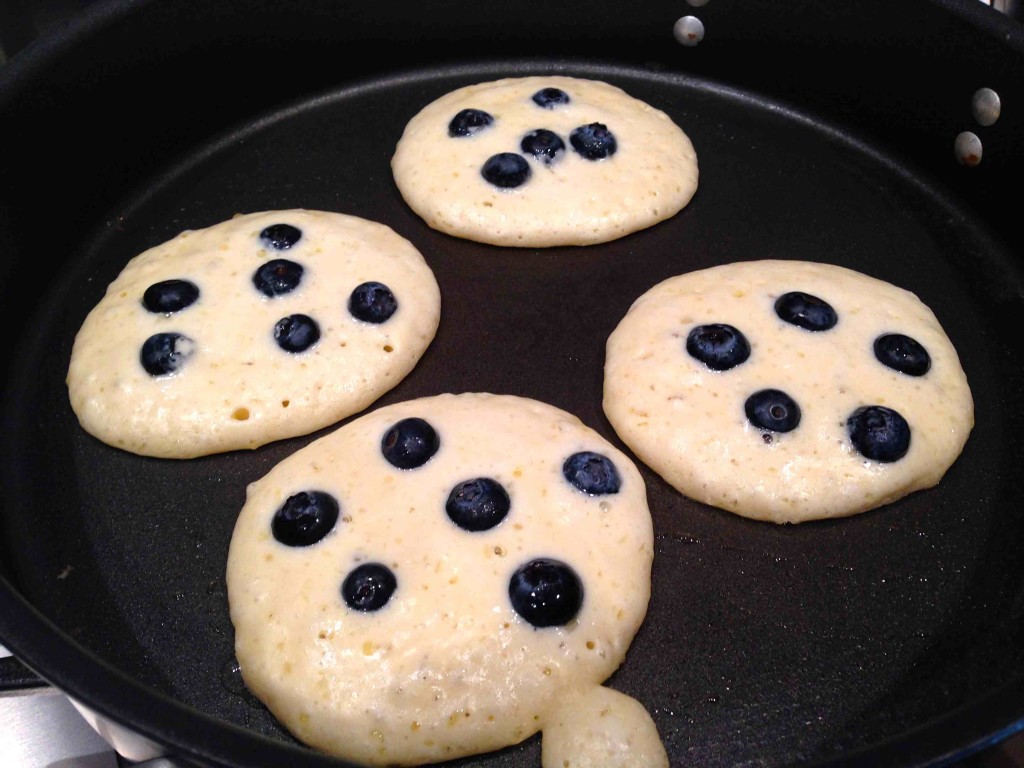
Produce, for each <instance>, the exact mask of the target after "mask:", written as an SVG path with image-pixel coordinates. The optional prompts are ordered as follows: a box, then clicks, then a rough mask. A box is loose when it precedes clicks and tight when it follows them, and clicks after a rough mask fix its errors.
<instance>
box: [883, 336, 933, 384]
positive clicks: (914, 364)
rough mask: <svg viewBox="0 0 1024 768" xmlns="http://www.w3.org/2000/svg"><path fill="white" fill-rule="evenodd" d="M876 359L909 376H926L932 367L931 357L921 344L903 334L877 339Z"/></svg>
mask: <svg viewBox="0 0 1024 768" xmlns="http://www.w3.org/2000/svg"><path fill="white" fill-rule="evenodd" d="M875 357H876V358H878V362H880V363H881V364H882V365H887V366H888V367H890V368H892V369H894V370H897V371H899V372H900V373H905V374H907V375H908V376H924V375H925V374H926V373H928V370H929V369H930V368H931V367H932V358H931V355H929V354H928V350H927V349H925V348H924V347H923V346H922V345H921V342H919V341H918V340H917V339H912V338H911V337H910V336H904V335H903V334H902V333H884V334H882V335H881V336H879V337H878V338H877V339H875Z"/></svg>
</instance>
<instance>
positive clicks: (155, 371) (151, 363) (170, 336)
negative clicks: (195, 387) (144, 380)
mask: <svg viewBox="0 0 1024 768" xmlns="http://www.w3.org/2000/svg"><path fill="white" fill-rule="evenodd" d="M194 351H195V342H194V341H192V339H190V338H189V337H188V336H185V335H184V334H181V333H155V334H153V335H152V336H150V337H149V338H148V339H146V340H145V341H144V342H143V343H142V350H141V351H140V352H139V362H141V363H142V367H143V368H145V369H146V373H148V374H149V375H150V376H164V375H165V374H168V373H174V372H175V371H177V370H178V369H179V368H181V366H183V365H184V364H185V361H186V360H188V359H189V357H191V356H192V353H193V352H194Z"/></svg>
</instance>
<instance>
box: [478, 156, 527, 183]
mask: <svg viewBox="0 0 1024 768" xmlns="http://www.w3.org/2000/svg"><path fill="white" fill-rule="evenodd" d="M480 174H481V175H482V176H483V177H484V178H485V179H487V181H489V182H490V183H491V184H493V185H494V186H496V187H501V188H502V189H511V188H512V187H518V186H519V185H520V184H522V183H523V182H525V181H526V180H527V179H528V178H530V165H529V163H527V162H526V158H525V157H523V156H522V155H517V154H516V153H515V152H499V153H498V154H496V155H491V156H490V157H489V158H487V162H485V163H484V166H483V168H481V169H480Z"/></svg>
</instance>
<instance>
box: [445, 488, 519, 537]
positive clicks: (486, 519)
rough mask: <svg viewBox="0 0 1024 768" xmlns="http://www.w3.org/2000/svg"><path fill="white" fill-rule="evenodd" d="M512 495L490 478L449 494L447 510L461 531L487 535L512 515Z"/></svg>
mask: <svg viewBox="0 0 1024 768" xmlns="http://www.w3.org/2000/svg"><path fill="white" fill-rule="evenodd" d="M509 507H510V502H509V498H508V492H507V491H506V490H505V489H504V488H503V487H502V486H501V483H499V482H497V481H496V480H492V479H491V478H489V477H478V478H476V479H474V480H463V481H462V482H461V483H459V484H458V485H456V486H455V487H454V488H452V492H451V493H450V494H448V502H447V503H446V504H445V510H446V511H447V512H448V517H450V518H451V519H452V522H453V523H455V524H456V525H457V526H459V528H462V529H464V530H467V531H486V530H489V529H491V528H493V527H495V526H496V525H497V524H498V523H500V522H501V521H502V520H504V519H505V515H507V514H508V510H509Z"/></svg>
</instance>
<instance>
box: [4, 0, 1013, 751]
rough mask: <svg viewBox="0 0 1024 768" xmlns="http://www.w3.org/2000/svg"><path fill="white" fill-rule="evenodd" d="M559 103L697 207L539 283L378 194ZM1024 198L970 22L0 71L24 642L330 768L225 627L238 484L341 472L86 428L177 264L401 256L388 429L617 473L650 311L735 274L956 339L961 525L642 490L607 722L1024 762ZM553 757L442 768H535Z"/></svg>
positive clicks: (528, 37)
mask: <svg viewBox="0 0 1024 768" xmlns="http://www.w3.org/2000/svg"><path fill="white" fill-rule="evenodd" d="M684 16H692V17H694V18H695V19H696V20H697V21H699V22H700V26H692V25H689V24H677V21H678V20H679V19H680V18H681V17H684ZM681 29H687V30H696V31H697V34H696V36H695V37H693V38H690V37H687V36H686V35H685V34H677V32H678V31H679V30H681ZM681 40H682V42H681ZM684 43H685V44H684ZM545 73H564V74H574V75H578V76H582V77H593V78H597V79H603V80H607V81H609V82H612V83H614V84H616V85H619V86H621V87H622V88H624V89H625V90H627V91H628V92H630V93H631V94H632V95H634V96H636V97H638V98H641V99H643V100H645V101H647V102H649V103H651V104H653V105H654V106H656V107H658V108H660V109H662V110H664V111H666V112H668V113H669V114H670V115H671V116H672V118H673V119H674V120H675V121H676V122H677V123H679V125H680V126H682V127H683V129H684V130H685V131H686V132H687V133H688V135H689V136H690V138H691V139H692V140H693V143H694V145H695V147H696V149H697V153H698V157H699V161H700V168H701V177H700V187H699V189H698V191H697V194H696V196H695V197H694V199H693V201H692V202H691V203H690V205H689V206H688V207H687V208H686V209H684V211H683V212H682V213H680V214H679V215H678V216H676V217H675V218H673V219H671V220H669V221H667V222H664V223H662V224H659V225H657V226H655V227H653V228H651V229H648V230H645V231H642V232H639V233H636V234H634V235H631V236H629V237H626V238H623V239H621V240H618V241H615V242H612V243H608V244H604V245H600V246H592V247H587V248H575V249H573V248H556V249H550V250H510V249H502V248H497V247H491V246H485V245H480V244H475V243H470V242H466V241H460V240H457V239H454V238H451V237H447V236H445V235H443V234H440V233H438V232H435V231H433V230H431V229H429V228H428V227H427V226H426V225H425V224H424V223H423V222H422V221H421V220H419V219H418V218H417V217H416V216H415V215H414V214H412V213H411V211H410V210H409V209H408V208H407V207H406V206H405V205H404V203H403V201H402V200H401V198H400V196H399V194H398V192H397V190H396V188H395V186H394V184H393V181H392V179H391V176H390V169H389V160H390V156H391V153H392V152H393V150H394V146H395V143H396V141H397V139H398V137H399V135H400V133H401V131H402V128H403V127H404V125H405V123H406V121H407V120H408V119H409V118H410V117H412V115H413V114H414V113H415V112H416V111H418V110H419V108H420V107H422V106H423V105H425V104H426V103H428V102H429V101H431V100H432V99H434V98H435V97H437V96H439V95H441V94H443V93H445V92H447V91H449V90H451V89H453V88H455V87H457V86H460V85H464V84H468V83H472V82H476V81H482V80H489V79H495V78H498V77H503V76H510V75H521V74H523V75H525V74H545ZM981 89H991V91H992V92H993V93H994V94H995V95H996V96H997V97H998V102H999V111H998V116H997V119H995V120H994V121H993V120H992V117H993V116H995V115H996V112H995V111H994V110H993V108H992V106H993V103H994V102H993V100H992V93H988V92H987V91H982V90H981ZM979 91H981V93H979ZM961 134H964V135H963V136H961ZM968 134H969V135H968ZM958 137H959V140H958ZM1022 171H1024V31H1022V29H1021V27H1020V25H1019V24H1017V23H1016V22H1015V21H1013V20H1011V19H1008V18H1006V17H1004V16H1002V15H1000V14H998V13H997V12H995V11H993V10H992V9H990V8H987V7H985V6H984V5H982V4H980V3H977V2H975V0H964V1H963V2H953V1H952V0H941V1H940V0H928V1H926V0H901V2H891V1H890V0H866V1H865V2H861V3H823V2H817V1H815V0H793V1H792V2H786V3H778V2H768V1H767V0H744V2H738V1H737V0H711V1H710V2H708V3H706V4H698V3H696V2H694V3H693V4H692V5H688V4H686V3H684V2H681V0H645V2H643V3H630V4H625V3H613V2H607V1H606V0H592V1H591V2H587V3H583V2H568V1H563V0H546V2H535V1H533V0H522V1H521V2H519V3H498V4H488V3H480V2H468V1H464V0H437V1H436V2H434V3H429V4H427V3H415V2H402V1H397V0H383V2H379V3H372V4H370V3H354V2H343V1H341V0H334V1H331V0H291V2H288V3H277V2H267V1H265V0H248V1H247V2H239V1H237V0H233V1H228V2H220V3H206V2H200V1H199V0H106V1H101V2H99V3H97V4H95V5H94V6H92V7H90V8H89V9H88V11H87V12H85V13H83V14H82V15H81V16H80V17H76V18H75V20H74V21H73V22H71V23H69V24H67V25H65V26H62V27H60V28H58V29H56V30H55V31H53V32H52V33H51V34H49V35H47V36H46V37H45V38H43V39H41V40H38V41H36V42H35V43H33V44H32V45H30V46H29V47H28V48H26V49H25V50H24V51H22V52H21V53H19V54H18V55H17V56H15V57H14V59H13V60H12V61H11V62H8V63H7V64H6V65H4V67H3V68H0V254H2V257H0V290H2V292H3V293H2V300H0V311H2V313H3V325H2V327H3V330H4V338H5V340H6V344H5V356H6V373H5V377H4V390H3V402H2V408H3V422H2V424H3V432H2V435H3V439H2V449H0V450H2V456H0V471H2V478H3V507H2V509H3V512H2V517H0V526H2V528H0V530H2V543H0V576H2V580H0V643H2V644H3V645H5V646H7V647H8V648H10V649H11V650H12V651H13V652H14V653H15V655H16V656H17V657H18V659H19V660H20V661H21V662H22V663H23V664H24V665H25V666H26V667H27V668H28V669H29V670H31V671H32V672H33V673H34V674H36V675H38V676H39V677H41V678H42V679H44V680H46V681H47V682H49V683H51V684H53V685H54V686H56V687H58V688H60V689H62V690H63V691H65V692H67V693H68V694H69V695H70V696H71V697H72V698H73V699H74V700H75V701H76V702H79V703H80V704H81V705H82V706H83V707H84V708H86V709H87V710H88V711H90V712H92V713H94V714H95V715H96V716H97V717H98V718H99V719H100V720H101V721H103V722H107V723H112V724H116V725H117V726H120V727H124V728H126V729H128V730H129V731H131V732H133V733H136V734H139V735H141V736H142V737H144V738H145V739H148V740H149V741H150V742H151V743H152V744H153V745H154V747H155V749H156V751H158V752H160V751H162V752H165V753H167V754H169V755H173V756H174V757H175V758H176V759H177V760H178V761H179V762H180V763H181V764H183V765H186V764H187V765H205V766H218V767H219V766H239V767H241V766H256V765H289V766H319V765H324V766H328V765H337V762H336V761H333V760H330V759H329V758H326V757H323V756H320V755H316V754H314V753H313V752H312V751H310V750H308V749H306V748H305V747H303V746H302V745H300V744H298V743H297V742H296V741H295V740H294V739H292V738H291V737H290V736H289V735H288V734H287V733H286V732H284V730H283V729H282V728H281V727H280V726H279V725H278V724H277V723H276V722H275V721H274V719H273V718H272V717H271V716H270V715H269V714H268V713H267V712H266V710H264V709H263V708H262V706H261V705H260V704H259V703H258V702H257V701H256V700H255V699H254V698H253V697H252V696H250V695H248V694H247V693H246V691H245V690H244V687H243V686H242V685H241V682H240V679H239V676H238V673H237V667H236V665H235V664H234V658H233V651H232V631H231V626H230V622H229V620H228V614H227V604H226V597H225V589H224V564H225V557H226V553H227V546H228V542H229V539H230V534H231V530H232V526H233V523H234V519H235V515H236V514H237V512H238V510H239V509H240V507H241V504H242V502H243V500H244V495H245V487H246V485H247V483H249V482H251V481H252V480H254V479H256V478H258V477H260V476H261V475H262V474H264V473H265V472H267V471H268V470H269V469H270V468H271V467H272V466H274V465H275V464H276V463H277V462H278V461H280V460H281V459H282V458H284V457H285V456H286V455H288V454H289V453H291V452H292V451H294V450H296V449H297V448H299V447H301V446H303V445H305V444H307V443H308V442H309V441H311V440H312V439H314V438H315V437H317V436H318V435H319V434H320V433H318V434H314V435H309V436H306V437H302V438H295V439H292V440H286V441H283V442H280V443H277V444H274V445H270V446H266V447H264V448H261V449H258V450H256V451H252V452H244V453H231V454H225V455H220V456H212V457H208V458H203V459H196V460H192V461H188V462H180V461H177V462H176V461H164V460H154V459H146V458H141V457H138V456H134V455H131V454H127V453H124V452H120V451H117V450H115V449H112V448H109V447H107V446H105V445H103V444H100V443H98V442H97V441H96V440H94V439H92V438H90V437H89V436H88V435H86V434H85V433H84V432H83V431H82V430H81V429H80V428H79V427H78V424H77V422H76V420H75V418H74V415H73V414H72V412H71V410H70V407H69V404H68V400H67V393H66V388H65V385H64V376H65V373H66V369H67V362H68V356H69V353H70V348H71V342H72V339H73V337H74V334H75V332H76V330H77V328H78V326H79V324H80V323H81V321H82V320H83V318H84V317H85V314H86V313H87V312H88V310H89V309H90V308H91V307H92V306H93V305H94V304H95V303H96V302H97V301H98V300H99V298H100V296H101V295H102V293H103V291H104V289H105V287H106V285H107V284H108V283H109V282H110V281H111V280H112V279H113V278H114V276H115V275H116V274H117V273H118V271H119V270H120V268H121V267H122V266H123V265H124V263H125V262H126V261H127V260H128V259H129V258H131V257H132V256H133V255H135V254H136V253H138V252H140V251H141V250H143V249H144V248H146V247H149V246H151V245H154V244H156V243H158V242H161V241H163V240H166V239H168V238H169V237H171V236H173V235H175V234H177V233H178V232H180V231H181V230H183V229H187V228H197V227H202V226H207V225H210V224H213V223H215V222H217V221H221V220H223V219H225V218H228V217H230V216H231V215H232V214H234V213H237V212H248V211H256V210H265V209H271V208H287V207H306V208H322V209H327V210H337V211H341V212H345V213H350V214H354V215H358V216H363V217H366V218H370V219H374V220H377V221H381V222H383V223H386V224H388V225H389V226H391V227H392V228H394V229H395V230H396V231H398V232H399V233H400V234H402V235H403V236H405V237H407V238H409V239H410V240H411V241H413V243H415V244H416V245H417V247H418V248H419V249H420V250H421V252H422V253H423V254H424V256H425V257H426V258H427V260H428V262H429V263H430V265H431V267H432V268H433V270H434V272H435V274H436V276H437V278H438V282H439V284H440V286H441V291H442V300H443V302H444V303H443V308H442V320H441V326H440V328H439V331H438V334H437V337H436V339H435V341H434V343H433V345H432V346H431V347H430V349H429V350H428V352H427V354H426V355H425V357H424V358H423V360H422V361H421V363H420V364H419V365H418V367H417V368H416V369H415V370H414V371H413V372H412V374H410V375H409V377H408V378H407V379H406V380H404V381H403V382H401V383H400V384H399V385H398V386H397V387H395V388H394V389H393V390H392V391H391V392H389V393H388V394H387V395H385V396H384V397H383V398H382V399H381V400H380V401H378V403H376V404H375V405H374V406H373V407H379V406H380V405H384V404H388V403H393V402H397V401H400V400H405V399H409V398H413V397H419V396H425V395H431V394H437V393H440V392H445V391H492V392H501V393H510V394H517V395H523V396H527V397H533V398H536V399H539V400H543V401H546V402H549V403H551V404H553V405H556V406H558V407H561V408H564V409H566V410H568V411H570V412H573V413H575V414H576V415H577V416H579V417H580V418H581V419H582V420H583V421H584V422H586V423H587V424H589V425H591V426H593V427H595V428H596V429H598V430H599V431H601V432H602V433H603V434H604V435H605V436H606V437H608V438H609V439H611V440H613V441H615V442H616V443H618V442H619V441H618V440H617V438H616V436H615V435H614V433H613V431H612V430H611V429H610V427H609V425H608V423H607V421H606V420H605V418H604V416H603V413H602V410H601V374H602V365H603V359H604V342H605V339H606V338H607V336H608V334H609V333H610V332H611V331H612V329H613V328H614V327H615V325H616V324H617V323H618V321H619V320H620V319H621V317H622V315H623V314H624V313H625V311H626V309H627V308H628V307H629V305H630V304H631V302H632V301H633V300H634V299H635V298H636V297H637V296H638V295H640V294H641V293H642V292H644V291H645V290H647V289H648V288H649V287H651V286H652V285H653V284H655V283H656V282H658V281H659V280H661V279H663V278H666V277H668V276H671V275H674V274H678V273H681V272H685V271H689V270H693V269H698V268H702V267H707V266H711V265H714V264H719V263H724V262H730V261H737V260H748V259H757V258H784V259H808V260H820V261H828V262H833V263H837V264H841V265H843V266H847V267H851V268H853V269H857V270H859V271H862V272H866V273H868V274H871V275H873V276H876V277H879V278H882V279H884V280H887V281H890V282H893V283H895V284H897V285H900V286H902V287H905V288H907V289H909V290H911V291H913V292H915V293H916V294H918V296H920V297H921V299H922V300H923V301H924V302H925V303H926V304H928V305H929V306H931V307H932V308H933V309H934V310H935V312H936V314H937V315H938V317H939V319H940V321H941V322H942V324H943V326H944V328H945V329H946V331H947V333H948V335H949V336H950V338H951V339H952V341H953V343H954V344H955V345H956V347H957V349H958V350H959V352H960V355H961V362H962V363H963V366H964V369H965V371H966V372H967V375H968V379H969V381H970V383H971V386H972V390H973V394H974V398H975V402H976V406H977V411H976V420H977V423H976V427H975V429H974V432H973V433H972V435H971V437H970V440H969V441H968V444H967V446H966V448H965V450H964V452H963V454H962V455H961V457H960V458H959V460H958V461H957V462H956V464H954V466H953V467H952V468H951V469H950V471H949V472H948V473H947V475H946V477H945V478H944V479H943V480H942V482H941V484H940V485H939V486H938V487H936V488H934V489H931V490H928V491H924V492H920V493H917V494H914V495H912V496H910V497H908V498H905V499H903V500H901V501H899V502H896V503H894V504H891V505H889V506H886V507H884V508H881V509H878V510H875V511H872V512H868V513H865V514H863V515H859V516H857V517H854V518H850V519H846V520H836V521H828V522H818V523H807V524H803V525H799V526H775V525H771V524H762V523H755V522H752V521H746V520H743V519H741V518H738V517H736V516H734V515H730V514H728V513H725V512H722V511H719V510H716V509H713V508H710V507H705V506H702V505H699V504H696V503H693V502H691V501H689V500H687V499H685V498H683V497H681V496H680V495H679V494H677V493H676V492H674V491H673V490H672V489H671V488H669V487H668V486H667V485H666V484H665V483H664V482H663V481H661V480H660V479H659V478H658V477H656V476H655V475H654V474H653V473H652V472H650V471H649V470H647V469H646V468H645V467H642V466H641V469H642V471H643V472H644V477H645V480H646V482H647V489H648V498H649V502H650V506H651V510H652V514H653V516H654V522H655V530H656V537H657V538H656V555H655V564H654V574H653V579H654V584H653V599H652V602H651V605H650V611H649V614H648V617H647V620H646V622H645V624H644V626H643V627H642V629H641V631H640V633H639V635H638V636H637V637H636V639H635V641H634V643H633V645H632V647H631V649H630V652H629V654H628V656H627V659H626V662H625V663H624V664H623V666H622V667H621V668H620V670H619V671H618V672H617V673H616V674H615V675H614V676H613V677H612V678H611V679H610V680H609V681H608V684H609V685H611V686H612V687H615V688H617V689H619V690H622V691H624V692H625V693H627V694H629V695H630V696H633V697H634V698H637V699H639V700H640V701H641V702H642V703H643V704H644V705H645V706H646V707H647V708H648V710H649V711H650V712H651V714H652V715H653V717H654V719H655V722H656V724H657V725H658V728H659V731H660V732H661V734H662V736H663V738H664V741H665V744H666V746H667V749H668V751H669V754H670V756H671V757H672V764H673V766H677V765H678V766H686V765H694V766H795V765H821V766H839V765H864V766H925V765H944V764H947V763H949V762H952V761H955V760H957V759H959V758H961V757H963V756H965V755H967V754H969V753H970V752H971V751H973V750H974V749H975V748H977V747H978V745H980V744H982V743H984V742H985V741H986V740H989V739H992V738H999V737H1000V736H1001V735H1005V734H1007V733H1009V732H1012V731H1014V730H1017V729H1020V728H1021V727H1022V726H1024V515H1022V512H1021V507H1022V505H1021V500H1022V498H1024V483H1022V479H1024V473H1022V472H1021V471H1020V467H1021V466H1022V458H1024V457H1022V453H1024V368H1022V362H1024V336H1022V334H1021V331H1020V328H1021V320H1020V318H1021V317H1022V311H1024V247H1022V246H1024V236H1022V230H1021V226H1020V209H1021V195H1020V192H1019V191H1018V190H1019V183H1020V180H1021V177H1022ZM539 744H540V740H539V738H537V737H535V738H531V739H529V740H527V741H526V742H525V743H523V744H522V745H518V746H513V747H510V748H508V749H506V750H503V751H501V752H498V753H494V754H490V755H484V756H480V757H475V758H468V759H465V760H461V761H458V762H457V763H456V764H457V765H463V766H481V768H483V767H484V766H487V768H492V767H496V766H539Z"/></svg>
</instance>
